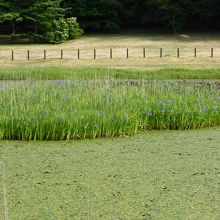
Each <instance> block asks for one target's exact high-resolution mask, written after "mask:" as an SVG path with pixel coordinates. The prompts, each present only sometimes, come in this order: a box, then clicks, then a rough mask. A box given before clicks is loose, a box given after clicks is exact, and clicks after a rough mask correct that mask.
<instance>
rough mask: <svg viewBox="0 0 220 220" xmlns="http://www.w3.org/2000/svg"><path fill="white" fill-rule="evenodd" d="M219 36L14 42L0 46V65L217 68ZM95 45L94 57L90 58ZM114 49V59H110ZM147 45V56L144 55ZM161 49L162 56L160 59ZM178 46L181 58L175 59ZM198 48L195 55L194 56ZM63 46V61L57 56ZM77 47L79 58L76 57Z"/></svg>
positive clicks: (129, 37) (121, 37)
mask: <svg viewBox="0 0 220 220" xmlns="http://www.w3.org/2000/svg"><path fill="white" fill-rule="evenodd" d="M219 43H220V38H218V35H211V34H210V35H204V34H200V35H199V34H198V35H196V34H194V35H190V38H188V39H183V38H179V37H176V36H173V35H158V36H155V35H151V34H136V35H134V34H120V35H99V36H96V35H89V36H83V37H82V38H80V39H77V40H73V41H69V42H66V43H64V44H60V45H48V44H23V45H21V44H17V45H3V44H2V45H0V65H1V66H2V67H4V66H5V67H6V66H20V65H22V66H24V65H31V66H32V65H36V64H37V65H39V66H51V65H53V66H69V67H82V66H83V67H113V68H114V67H117V68H129V69H148V68H164V67H166V68H167V67H177V68H220V64H219V63H220V62H219V61H220V46H219ZM94 48H96V54H97V58H96V60H94V59H93V49H94ZM110 48H112V49H113V59H109V57H110V51H109V49H110ZM126 48H129V59H126ZM143 48H146V58H145V59H144V58H143ZM160 48H163V58H160V57H159V56H160V53H159V51H160ZM177 48H180V58H177V57H176V56H177ZM194 48H197V58H194ZM211 48H214V58H210V49H211ZM44 49H46V50H47V60H46V61H45V60H43V57H44V56H43V50H44ZM61 49H63V54H64V60H61V59H60V50H61ZM77 49H80V60H78V59H77ZM11 50H14V59H15V60H14V61H13V62H12V61H11ZM27 50H30V61H27Z"/></svg>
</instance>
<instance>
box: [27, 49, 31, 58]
mask: <svg viewBox="0 0 220 220" xmlns="http://www.w3.org/2000/svg"><path fill="white" fill-rule="evenodd" d="M27 59H28V60H30V50H28V51H27Z"/></svg>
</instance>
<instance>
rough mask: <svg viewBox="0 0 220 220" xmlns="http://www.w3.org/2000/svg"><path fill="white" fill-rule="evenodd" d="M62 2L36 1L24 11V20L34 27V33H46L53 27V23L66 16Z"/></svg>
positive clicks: (57, 0)
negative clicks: (61, 5)
mask: <svg viewBox="0 0 220 220" xmlns="http://www.w3.org/2000/svg"><path fill="white" fill-rule="evenodd" d="M60 3H61V0H36V1H35V2H34V3H33V4H31V5H30V6H29V7H28V8H27V9H26V10H25V11H24V18H25V19H26V20H27V21H29V22H31V23H32V24H33V26H34V33H35V34H37V33H38V31H40V32H42V33H44V32H47V31H48V29H49V30H50V29H51V28H52V27H53V25H54V24H53V22H54V21H58V20H59V19H60V18H63V17H64V15H65V9H63V8H61V7H60Z"/></svg>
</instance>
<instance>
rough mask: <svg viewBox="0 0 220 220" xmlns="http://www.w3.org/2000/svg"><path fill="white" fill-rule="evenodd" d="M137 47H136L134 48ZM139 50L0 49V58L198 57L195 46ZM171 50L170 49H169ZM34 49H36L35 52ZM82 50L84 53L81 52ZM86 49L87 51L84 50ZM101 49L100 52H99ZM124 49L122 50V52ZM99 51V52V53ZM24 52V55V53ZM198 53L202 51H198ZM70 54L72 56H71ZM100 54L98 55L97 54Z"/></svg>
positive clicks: (208, 53) (212, 53) (211, 53)
mask: <svg viewBox="0 0 220 220" xmlns="http://www.w3.org/2000/svg"><path fill="white" fill-rule="evenodd" d="M117 49H120V51H121V52H120V54H119V53H118V52H117V56H114V55H115V54H116V53H115V54H114V52H115V51H116V50H117ZM136 49H137V48H136ZM138 49H139V52H137V51H136V52H135V53H133V52H132V50H134V48H132V49H129V48H126V49H123V48H114V49H112V48H110V49H93V50H92V49H91V50H89V49H87V50H86V49H82V50H81V49H74V50H70V49H66V50H65V49H60V50H53V52H51V50H49V49H48V50H47V49H44V50H39V49H38V50H34V49H32V50H29V49H28V50H23V49H22V50H19V49H18V50H11V55H9V51H6V50H5V51H4V52H5V53H4V55H3V56H1V52H2V51H0V59H1V60H2V59H4V60H12V61H14V60H40V59H42V60H48V59H61V60H63V59H78V60H80V59H94V60H96V59H99V58H105V59H113V58H117V59H119V58H121V59H129V58H149V57H151V55H152V57H158V58H163V57H166V56H170V57H176V58H181V57H194V58H197V57H200V55H199V52H198V49H197V48H194V49H193V48H192V50H191V53H190V50H189V48H187V49H188V51H187V53H186V52H185V54H184V49H183V50H181V48H176V49H172V53H170V52H169V53H167V52H166V49H164V48H159V49H158V55H157V52H156V49H155V48H154V49H152V48H151V49H148V48H142V52H141V50H140V49H141V48H138ZM104 50H105V53H103V51H104ZM151 50H154V53H151ZM169 50H171V49H169ZM36 51H38V52H37V53H36ZM48 51H50V56H48ZM83 51H84V54H83ZM85 51H87V53H86V52H85ZM101 51H102V52H101ZM107 51H108V52H107ZM123 51H124V52H123ZM174 51H176V52H174ZM67 52H68V56H66V53H67ZM99 52H100V53H99ZM25 53H26V55H25ZM200 53H202V52H201V51H200ZM71 55H72V56H71ZM99 55H100V56H99ZM202 55H203V56H201V57H207V58H214V57H215V58H218V57H219V58H220V50H219V52H218V53H216V54H215V50H214V48H210V49H206V52H205V53H202Z"/></svg>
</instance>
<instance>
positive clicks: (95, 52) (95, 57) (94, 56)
mask: <svg viewBox="0 0 220 220" xmlns="http://www.w3.org/2000/svg"><path fill="white" fill-rule="evenodd" d="M95 59H96V49H94V60H95Z"/></svg>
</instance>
